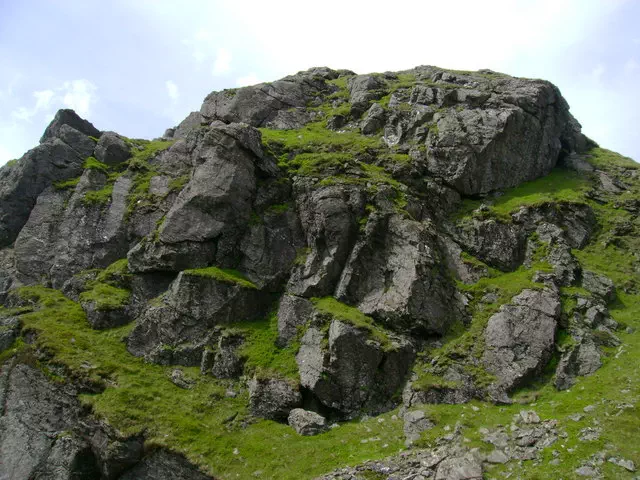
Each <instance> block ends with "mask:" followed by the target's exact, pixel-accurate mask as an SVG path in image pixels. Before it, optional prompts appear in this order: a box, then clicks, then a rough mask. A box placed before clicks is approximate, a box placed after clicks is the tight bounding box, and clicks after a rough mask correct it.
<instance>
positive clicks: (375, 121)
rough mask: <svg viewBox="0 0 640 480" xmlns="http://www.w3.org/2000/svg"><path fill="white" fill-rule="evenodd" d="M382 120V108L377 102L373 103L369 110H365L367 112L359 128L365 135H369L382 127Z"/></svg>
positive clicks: (383, 117) (383, 113)
mask: <svg viewBox="0 0 640 480" xmlns="http://www.w3.org/2000/svg"><path fill="white" fill-rule="evenodd" d="M384 121H385V111H384V108H382V106H381V105H380V104H379V103H374V104H373V105H371V107H370V108H369V110H367V114H366V116H365V117H364V120H362V124H361V127H360V130H361V131H362V133H363V134H365V135H371V134H373V133H376V132H377V131H378V130H380V129H381V128H382V126H383V125H384Z"/></svg>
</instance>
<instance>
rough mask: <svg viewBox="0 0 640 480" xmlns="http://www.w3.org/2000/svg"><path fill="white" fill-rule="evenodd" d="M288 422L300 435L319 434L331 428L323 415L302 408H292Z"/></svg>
mask: <svg viewBox="0 0 640 480" xmlns="http://www.w3.org/2000/svg"><path fill="white" fill-rule="evenodd" d="M288 423H289V425H290V426H291V427H293V429H294V430H295V431H296V432H297V433H298V434H299V435H304V436H312V435H318V434H320V433H322V432H324V431H326V430H328V428H329V427H328V425H327V420H326V419H325V418H324V417H323V416H322V415H320V414H318V413H316V412H310V411H309V410H303V409H302V408H294V409H293V410H291V413H289V418H288Z"/></svg>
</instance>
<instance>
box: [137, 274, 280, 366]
mask: <svg viewBox="0 0 640 480" xmlns="http://www.w3.org/2000/svg"><path fill="white" fill-rule="evenodd" d="M269 303H270V297H269V296H265V295H264V294H263V293H261V292H260V291H258V290H257V289H256V288H255V286H253V285H252V284H251V283H250V282H248V281H247V280H244V281H243V280H242V279H239V278H235V277H232V276H229V275H227V276H225V272H223V271H221V270H219V269H216V268H215V267H213V273H211V270H207V269H204V270H201V271H198V270H193V271H184V272H181V273H180V274H179V275H178V276H177V278H176V279H175V280H174V281H173V282H172V283H171V285H170V286H169V289H168V290H167V292H166V294H164V295H163V296H162V299H161V300H158V301H156V302H153V303H151V304H149V306H148V307H147V308H146V310H145V311H144V312H143V313H142V314H141V316H140V317H139V318H138V320H137V323H136V326H135V328H134V329H133V331H132V332H131V334H130V335H129V337H128V339H127V346H128V349H129V351H130V352H131V353H132V354H133V355H136V356H145V358H147V359H148V360H152V361H160V363H164V361H166V357H165V355H164V354H163V352H167V351H175V349H176V348H182V347H186V348H187V349H188V350H189V351H193V355H194V356H193V357H192V356H191V355H189V358H191V359H192V361H193V363H190V364H191V365H200V355H201V354H202V352H203V350H204V348H205V346H206V345H208V344H209V343H210V342H211V340H212V335H213V328H214V327H215V326H217V325H225V324H230V323H233V322H239V321H243V320H251V319H255V318H256V317H259V316H261V315H264V313H265V312H266V308H267V307H268V305H269ZM197 351H199V352H200V355H198V354H197V353H196V352H197ZM181 364H184V363H182V362H181Z"/></svg>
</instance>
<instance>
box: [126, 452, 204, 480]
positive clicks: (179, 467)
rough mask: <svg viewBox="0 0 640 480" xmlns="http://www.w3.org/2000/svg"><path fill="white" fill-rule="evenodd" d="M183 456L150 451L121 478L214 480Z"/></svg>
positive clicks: (139, 479) (129, 479)
mask: <svg viewBox="0 0 640 480" xmlns="http://www.w3.org/2000/svg"><path fill="white" fill-rule="evenodd" d="M212 479H213V477H210V476H209V475H205V474H204V473H202V472H201V471H200V470H199V469H198V468H197V467H196V466H195V465H193V464H192V463H190V462H189V461H188V460H187V459H185V458H184V457H183V456H181V455H178V454H177V453H173V452H170V451H167V450H165V449H158V450H155V451H152V452H150V453H149V454H148V455H147V456H146V457H144V458H143V459H142V460H141V461H140V462H139V463H137V464H136V465H135V466H134V467H133V468H131V469H130V470H127V471H126V472H125V473H124V474H123V475H122V476H121V477H119V480H212Z"/></svg>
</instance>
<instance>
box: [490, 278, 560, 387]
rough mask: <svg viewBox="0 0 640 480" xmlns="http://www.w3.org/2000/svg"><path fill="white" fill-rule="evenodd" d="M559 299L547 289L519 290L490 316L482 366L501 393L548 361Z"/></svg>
mask: <svg viewBox="0 0 640 480" xmlns="http://www.w3.org/2000/svg"><path fill="white" fill-rule="evenodd" d="M559 315H560V299H559V296H558V294H557V293H556V292H553V291H551V290H548V289H547V290H539V291H538V290H523V291H522V292H521V293H520V294H519V295H516V296H515V297H513V299H512V300H511V304H508V305H504V306H502V307H501V308H500V311H499V312H498V313H496V314H495V315H493V316H492V317H491V318H490V319H489V322H488V324H487V328H486V330H485V343H486V350H485V352H484V355H483V363H484V365H485V367H486V368H487V370H488V371H489V372H490V373H492V374H494V375H495V376H496V377H497V378H498V380H497V382H496V384H495V387H496V388H498V389H501V390H504V391H507V392H508V391H510V390H512V389H513V388H515V387H517V386H519V385H522V384H523V383H524V382H526V381H527V380H528V379H530V378H531V377H532V376H534V375H536V374H537V373H539V372H540V371H541V370H542V368H544V366H545V365H546V363H547V362H548V361H549V359H550V358H551V354H552V353H553V345H554V341H555V332H556V327H557V321H558V317H559Z"/></svg>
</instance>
